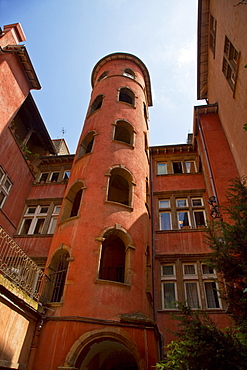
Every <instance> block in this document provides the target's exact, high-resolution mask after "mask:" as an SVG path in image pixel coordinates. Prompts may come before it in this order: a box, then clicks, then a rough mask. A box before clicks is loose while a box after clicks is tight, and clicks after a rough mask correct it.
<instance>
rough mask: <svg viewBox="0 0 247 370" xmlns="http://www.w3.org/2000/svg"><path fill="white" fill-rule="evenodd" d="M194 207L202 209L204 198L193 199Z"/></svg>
mask: <svg viewBox="0 0 247 370" xmlns="http://www.w3.org/2000/svg"><path fill="white" fill-rule="evenodd" d="M191 203H192V207H200V206H203V204H202V198H193V199H191Z"/></svg>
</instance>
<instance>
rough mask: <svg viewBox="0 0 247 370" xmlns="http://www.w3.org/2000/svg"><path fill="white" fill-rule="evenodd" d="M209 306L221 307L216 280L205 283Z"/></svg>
mask: <svg viewBox="0 0 247 370" xmlns="http://www.w3.org/2000/svg"><path fill="white" fill-rule="evenodd" d="M204 286H205V293H206V298H207V307H208V308H220V304H219V299H218V295H217V289H216V283H215V282H214V281H211V282H206V283H204Z"/></svg>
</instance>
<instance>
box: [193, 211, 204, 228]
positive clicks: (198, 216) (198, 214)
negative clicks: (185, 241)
mask: <svg viewBox="0 0 247 370" xmlns="http://www.w3.org/2000/svg"><path fill="white" fill-rule="evenodd" d="M193 213H194V217H195V224H196V227H199V226H205V218H204V213H203V211H194V212H193Z"/></svg>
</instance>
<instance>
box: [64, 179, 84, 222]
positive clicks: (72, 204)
mask: <svg viewBox="0 0 247 370" xmlns="http://www.w3.org/2000/svg"><path fill="white" fill-rule="evenodd" d="M83 189H84V187H83V183H82V182H80V181H78V182H76V183H75V184H74V185H72V186H71V188H70V190H69V192H68V194H67V196H66V197H65V200H64V207H63V213H62V217H61V221H64V220H67V219H68V218H70V217H75V216H78V213H79V209H80V204H81V198H82V193H83Z"/></svg>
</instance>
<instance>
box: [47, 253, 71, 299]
mask: <svg viewBox="0 0 247 370" xmlns="http://www.w3.org/2000/svg"><path fill="white" fill-rule="evenodd" d="M68 264H69V253H68V252H67V251H66V250H64V249H60V250H59V251H57V252H56V254H55V255H54V256H53V258H52V261H51V264H50V266H49V272H48V276H49V279H50V280H49V282H50V286H49V288H50V289H49V298H48V300H49V301H50V302H61V299H62V296H63V291H64V284H65V280H66V275H67V270H68Z"/></svg>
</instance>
